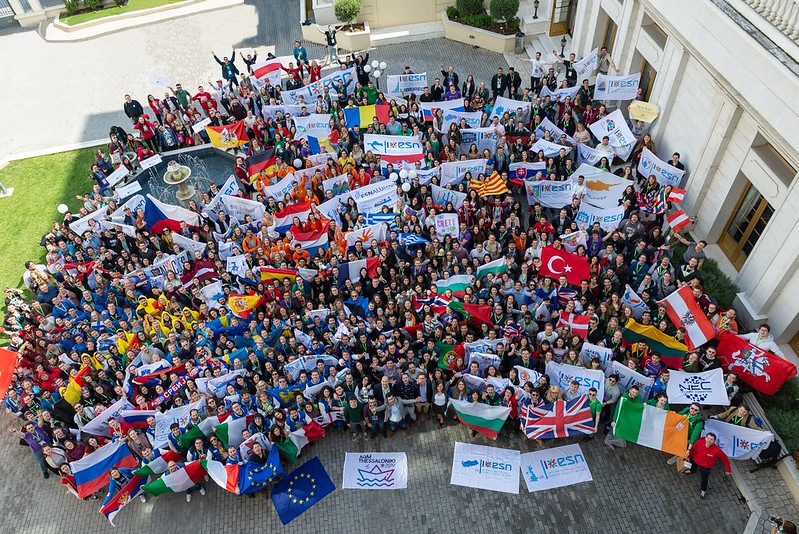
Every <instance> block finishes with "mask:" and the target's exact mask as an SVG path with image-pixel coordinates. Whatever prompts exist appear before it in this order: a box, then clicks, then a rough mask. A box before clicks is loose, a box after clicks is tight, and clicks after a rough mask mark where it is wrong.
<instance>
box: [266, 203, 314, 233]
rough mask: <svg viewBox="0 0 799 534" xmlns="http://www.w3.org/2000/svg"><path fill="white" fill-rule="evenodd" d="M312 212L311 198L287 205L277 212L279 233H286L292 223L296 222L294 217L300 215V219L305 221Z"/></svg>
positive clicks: (276, 225) (276, 227)
mask: <svg viewBox="0 0 799 534" xmlns="http://www.w3.org/2000/svg"><path fill="white" fill-rule="evenodd" d="M310 214H311V201H310V200H308V201H306V202H300V203H299V204H292V205H290V206H287V207H286V209H284V210H283V211H280V212H278V213H275V231H276V232H277V233H279V234H285V233H286V232H287V231H288V230H289V229H290V228H291V225H292V224H294V217H298V218H299V219H300V221H303V222H305V221H307V220H308V215H310Z"/></svg>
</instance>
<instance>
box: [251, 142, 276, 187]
mask: <svg viewBox="0 0 799 534" xmlns="http://www.w3.org/2000/svg"><path fill="white" fill-rule="evenodd" d="M244 165H245V166H246V167H247V176H249V177H250V181H252V180H254V179H255V177H256V176H258V174H260V172H261V171H263V170H265V171H266V174H267V175H274V173H275V170H276V168H275V149H274V148H270V149H269V150H265V151H263V152H261V153H259V154H255V155H254V156H250V157H248V158H247V159H245V160H244Z"/></svg>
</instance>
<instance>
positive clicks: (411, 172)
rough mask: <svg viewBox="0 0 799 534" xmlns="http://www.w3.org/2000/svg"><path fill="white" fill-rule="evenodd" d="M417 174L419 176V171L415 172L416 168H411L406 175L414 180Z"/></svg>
mask: <svg viewBox="0 0 799 534" xmlns="http://www.w3.org/2000/svg"><path fill="white" fill-rule="evenodd" d="M417 176H419V173H418V172H416V169H411V170H410V171H408V177H409V178H410V179H411V180H415V179H416V177H417Z"/></svg>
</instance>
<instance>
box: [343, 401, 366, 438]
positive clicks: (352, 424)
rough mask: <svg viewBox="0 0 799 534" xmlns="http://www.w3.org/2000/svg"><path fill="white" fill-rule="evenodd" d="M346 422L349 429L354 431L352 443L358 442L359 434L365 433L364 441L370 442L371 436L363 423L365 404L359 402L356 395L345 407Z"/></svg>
mask: <svg viewBox="0 0 799 534" xmlns="http://www.w3.org/2000/svg"><path fill="white" fill-rule="evenodd" d="M344 422H345V423H347V428H349V429H350V430H351V431H352V441H358V432H362V433H363V438H364V440H366V441H368V440H369V434H367V433H366V425H364V422H363V404H361V403H360V402H358V399H357V398H356V397H355V396H354V395H353V396H352V397H350V400H349V402H348V403H347V405H346V406H344Z"/></svg>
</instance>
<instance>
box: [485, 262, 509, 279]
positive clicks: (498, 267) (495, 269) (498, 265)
mask: <svg viewBox="0 0 799 534" xmlns="http://www.w3.org/2000/svg"><path fill="white" fill-rule="evenodd" d="M507 270H508V263H507V262H506V261H505V257H504V256H503V257H502V258H499V259H498V260H494V261H490V262H488V263H486V264H485V265H480V266H479V267H478V268H477V278H478V280H480V279H483V278H485V277H486V275H488V274H489V273H490V274H493V275H494V276H496V275H498V274H502V273H504V272H505V271H507Z"/></svg>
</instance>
